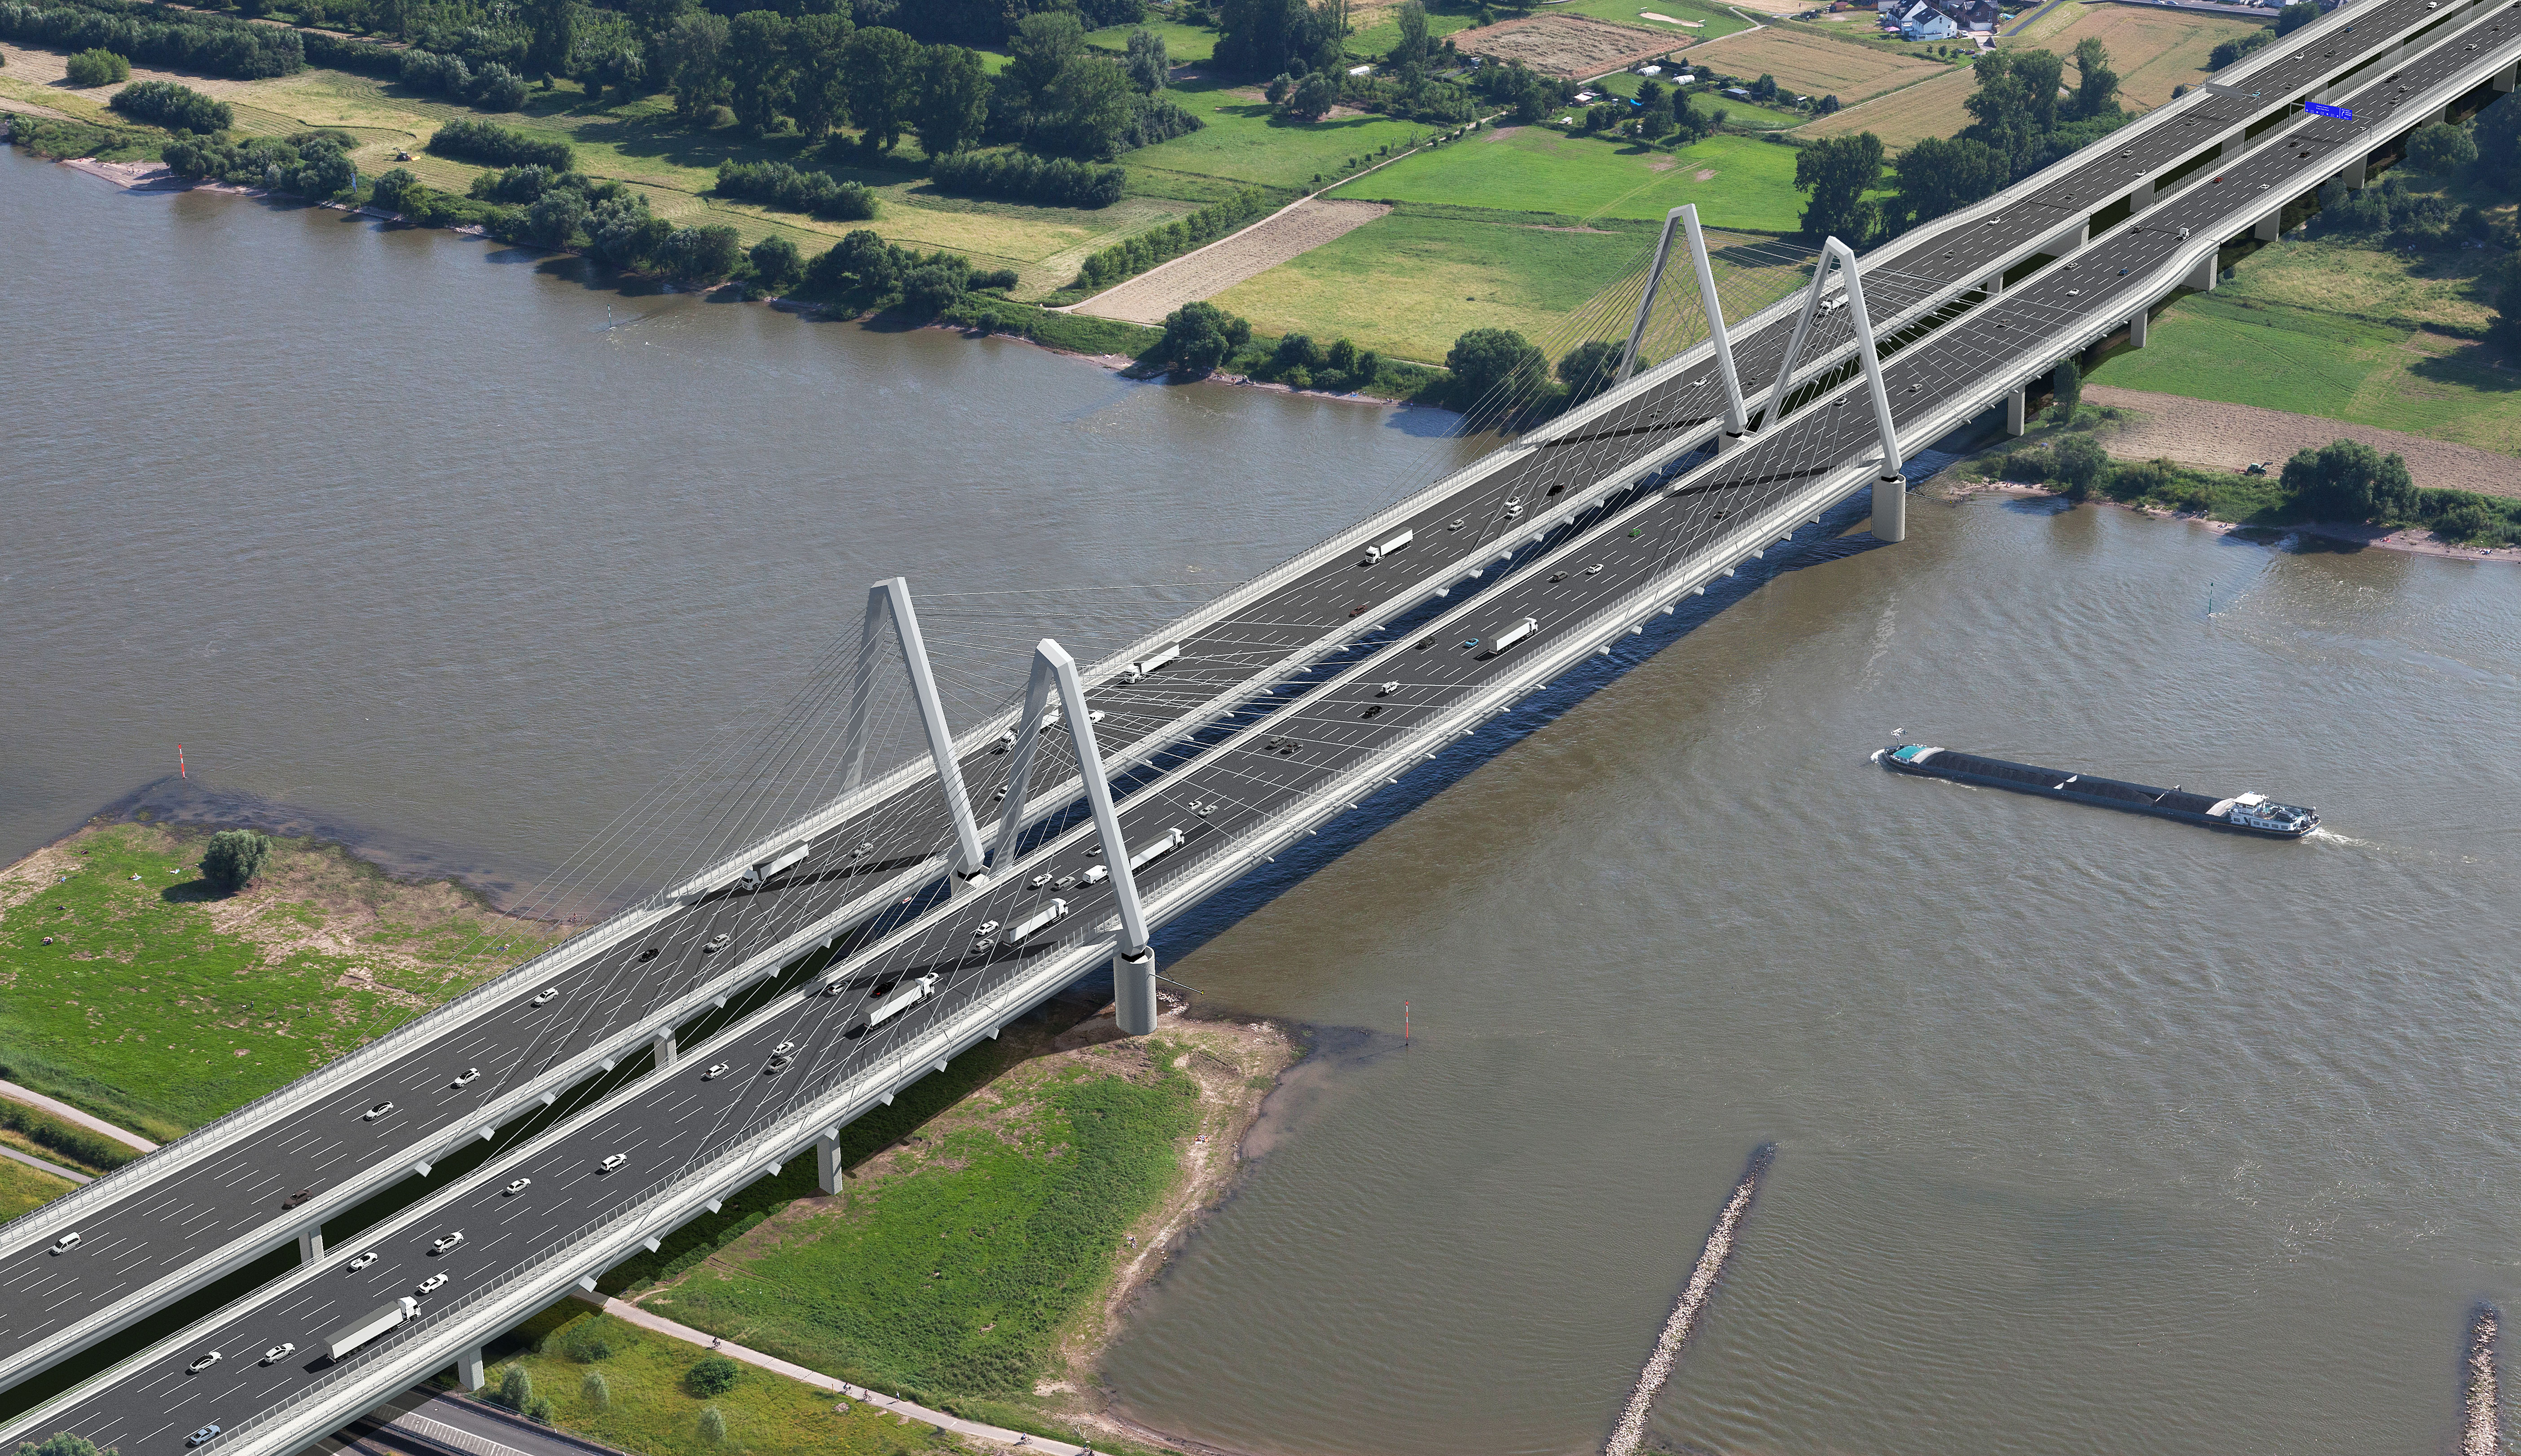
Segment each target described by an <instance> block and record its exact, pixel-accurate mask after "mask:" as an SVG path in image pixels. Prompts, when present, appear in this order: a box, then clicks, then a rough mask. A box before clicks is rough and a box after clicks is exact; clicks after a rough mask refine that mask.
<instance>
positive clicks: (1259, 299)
mask: <svg viewBox="0 0 2521 1456" xmlns="http://www.w3.org/2000/svg"><path fill="white" fill-rule="evenodd" d="M1656 231H1657V229H1656V225H1655V224H1652V223H1639V222H1600V223H1594V224H1577V223H1575V222H1574V220H1573V219H1565V220H1560V221H1557V222H1555V223H1553V222H1551V220H1549V219H1546V218H1536V217H1533V216H1531V215H1529V214H1520V215H1518V214H1511V213H1488V214H1471V215H1464V214H1463V212H1462V211H1461V209H1452V208H1446V209H1430V208H1424V207H1415V206H1410V205H1401V206H1398V207H1396V208H1395V209H1394V210H1393V211H1392V212H1390V213H1389V214H1387V215H1385V216H1383V217H1380V218H1377V219H1376V220H1374V221H1372V222H1369V223H1367V224H1366V225H1365V226H1363V227H1361V228H1358V229H1357V230H1356V231H1354V232H1352V233H1350V234H1348V235H1347V236H1346V237H1343V238H1341V239H1339V240H1337V241H1336V242H1332V243H1328V244H1325V245H1323V246H1322V247H1319V248H1316V249H1314V250H1311V251H1309V252H1306V253H1305V254H1303V255H1302V256H1299V257H1297V258H1295V259H1293V260H1291V261H1289V262H1285V263H1281V264H1279V265H1278V266H1277V267H1275V268H1272V269H1270V270H1269V271H1268V272H1266V273H1263V274H1261V276H1260V277H1258V278H1254V279H1251V280H1249V281H1248V282H1245V283H1240V284H1237V285H1235V286H1234V287H1233V288H1230V289H1228V290H1226V291H1225V292H1224V293H1222V294H1219V295H1218V296H1216V297H1215V299H1214V300H1213V301H1215V303H1216V305H1217V306H1218V307H1220V308H1223V309H1225V310H1226V311H1227V312H1229V313H1235V314H1240V315H1242V316H1243V317H1245V318H1247V319H1250V320H1251V321H1252V327H1253V329H1254V330H1255V331H1256V332H1258V333H1261V334H1275V335H1286V334H1307V335H1310V336H1312V337H1313V338H1315V339H1322V340H1327V339H1332V338H1337V337H1342V336H1345V337H1347V338H1350V339H1352V340H1354V341H1356V344H1357V346H1358V347H1359V348H1372V349H1377V350H1380V351H1382V352H1383V353H1385V354H1388V355H1391V356H1394V357H1397V358H1401V359H1415V360H1419V361H1422V362H1426V363H1441V362H1442V361H1443V360H1444V353H1445V351H1446V350H1447V349H1450V348H1451V347H1452V346H1453V341H1454V340H1456V339H1458V338H1460V337H1461V336H1462V335H1463V334H1464V333H1467V332H1468V331H1470V330H1472V329H1487V328H1496V329H1513V330H1515V331H1517V332H1518V333H1521V334H1522V335H1523V336H1524V337H1525V338H1527V339H1532V340H1536V341H1544V340H1551V339H1555V338H1557V337H1558V336H1560V335H1562V334H1565V333H1566V332H1567V329H1568V325H1569V322H1570V320H1571V318H1572V317H1573V316H1574V315H1576V314H1577V313H1578V312H1579V311H1580V310H1581V309H1582V308H1583V306H1584V305H1585V304H1586V303H1587V302H1588V301H1590V300H1591V299H1592V298H1594V297H1595V296H1597V295H1599V294H1600V293H1602V291H1604V290H1605V289H1608V288H1610V287H1611V286H1612V285H1614V284H1616V283H1618V282H1620V281H1621V280H1622V279H1624V278H1626V277H1627V276H1628V275H1629V274H1631V273H1635V272H1637V271H1639V270H1640V269H1642V268H1643V267H1644V266H1645V263H1646V260H1647V258H1648V257H1649V256H1650V255H1651V253H1652V252H1653V250H1654V239H1655V233H1656ZM1728 241H1731V240H1727V239H1723V238H1721V237H1720V236H1715V235H1711V237H1710V239H1709V243H1710V246H1711V247H1714V248H1718V249H1721V248H1723V247H1724V246H1726V243H1727V242H1728ZM1571 342H1572V341H1571Z"/></svg>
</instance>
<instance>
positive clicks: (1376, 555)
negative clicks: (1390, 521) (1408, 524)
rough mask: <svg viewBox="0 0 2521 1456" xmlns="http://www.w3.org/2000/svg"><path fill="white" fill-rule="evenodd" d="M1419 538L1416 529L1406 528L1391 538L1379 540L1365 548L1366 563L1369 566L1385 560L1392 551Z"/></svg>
mask: <svg viewBox="0 0 2521 1456" xmlns="http://www.w3.org/2000/svg"><path fill="white" fill-rule="evenodd" d="M1417 539H1418V533H1417V532H1416V531H1414V530H1405V531H1402V532H1401V533H1400V534H1398V535H1397V536H1394V537H1392V538H1391V539H1389V540H1385V541H1378V542H1376V543H1375V544H1373V545H1371V546H1368V547H1367V548H1365V564H1366V565H1367V566H1369V567H1370V566H1373V565H1374V564H1375V563H1376V562H1379V561H1381V560H1383V559H1384V558H1385V557H1387V556H1390V555H1391V554H1392V553H1394V552H1396V551H1398V550H1399V549H1400V548H1401V547H1403V546H1406V545H1408V544H1409V543H1410V542H1412V541H1415V540H1417Z"/></svg>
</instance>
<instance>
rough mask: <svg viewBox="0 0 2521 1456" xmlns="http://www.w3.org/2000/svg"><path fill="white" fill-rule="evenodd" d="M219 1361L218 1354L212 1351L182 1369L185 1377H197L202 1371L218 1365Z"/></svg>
mask: <svg viewBox="0 0 2521 1456" xmlns="http://www.w3.org/2000/svg"><path fill="white" fill-rule="evenodd" d="M219 1359H220V1356H219V1352H218V1351H217V1350H212V1351H210V1352H209V1353H208V1354H206V1355H204V1356H202V1357H201V1358H200V1359H198V1360H195V1361H194V1362H193V1363H192V1364H190V1365H187V1366H185V1367H184V1373H185V1374H186V1375H199V1374H201V1373H202V1372H203V1371H205V1370H207V1369H209V1368H210V1367H211V1366H213V1365H216V1364H217V1363H219Z"/></svg>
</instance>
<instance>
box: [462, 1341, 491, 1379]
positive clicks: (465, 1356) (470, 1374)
mask: <svg viewBox="0 0 2521 1456" xmlns="http://www.w3.org/2000/svg"><path fill="white" fill-rule="evenodd" d="M455 1379H456V1382H457V1383H458V1384H460V1385H461V1386H463V1387H464V1388H465V1389H468V1390H478V1389H481V1388H482V1387H483V1386H486V1385H488V1384H489V1383H490V1379H489V1377H488V1376H487V1375H485V1374H483V1373H482V1370H481V1346H480V1345H478V1344H477V1345H475V1346H473V1348H471V1349H469V1350H466V1351H464V1352H463V1353H461V1354H459V1355H457V1356H456V1357H455Z"/></svg>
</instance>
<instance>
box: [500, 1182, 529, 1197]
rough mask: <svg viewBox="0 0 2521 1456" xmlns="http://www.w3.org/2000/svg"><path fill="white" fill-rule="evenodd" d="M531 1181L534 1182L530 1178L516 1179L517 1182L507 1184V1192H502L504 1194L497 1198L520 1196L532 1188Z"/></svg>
mask: <svg viewBox="0 0 2521 1456" xmlns="http://www.w3.org/2000/svg"><path fill="white" fill-rule="evenodd" d="M533 1181H534V1180H533V1179H531V1178H519V1179H518V1180H517V1181H515V1182H514V1183H511V1184H509V1185H508V1187H507V1191H506V1192H504V1193H501V1194H500V1195H499V1197H501V1198H515V1197H516V1196H517V1195H518V1194H521V1193H523V1192H525V1191H526V1190H527V1188H530V1187H532V1186H533Z"/></svg>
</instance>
